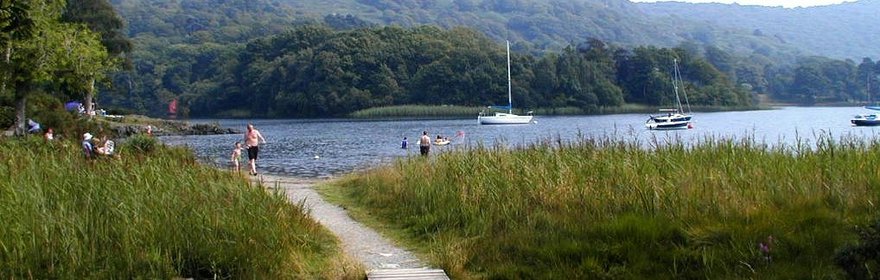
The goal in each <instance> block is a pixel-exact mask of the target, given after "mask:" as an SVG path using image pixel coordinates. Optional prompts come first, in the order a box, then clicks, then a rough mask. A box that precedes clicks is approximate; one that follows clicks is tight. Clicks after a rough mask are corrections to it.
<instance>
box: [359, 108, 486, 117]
mask: <svg viewBox="0 0 880 280" xmlns="http://www.w3.org/2000/svg"><path fill="white" fill-rule="evenodd" d="M484 109H485V107H467V106H446V105H444V106H429V105H400V106H386V107H376V108H369V109H364V110H359V111H355V112H354V113H351V114H350V116H351V117H352V118H357V119H378V118H399V117H416V118H451V117H466V116H467V117H476V115H477V114H478V113H480V110H484Z"/></svg>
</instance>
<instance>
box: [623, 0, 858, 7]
mask: <svg viewBox="0 0 880 280" xmlns="http://www.w3.org/2000/svg"><path fill="white" fill-rule="evenodd" d="M630 1H633V2H662V1H669V0H630ZM675 1H677V2H690V3H725V4H731V3H739V4H740V5H761V6H775V7H779V6H782V7H786V8H794V7H812V6H823V5H831V4H840V3H842V2H855V0H675Z"/></svg>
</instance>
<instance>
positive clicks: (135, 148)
mask: <svg viewBox="0 0 880 280" xmlns="http://www.w3.org/2000/svg"><path fill="white" fill-rule="evenodd" d="M159 145H161V144H160V143H159V141H158V140H156V138H155V137H152V136H149V135H144V134H135V135H132V136H131V137H129V138H128V139H127V140H125V143H123V145H122V146H123V147H122V148H123V151H126V152H127V153H131V154H142V155H144V154H152V153H153V152H155V151H156V148H157V147H158V146H159Z"/></svg>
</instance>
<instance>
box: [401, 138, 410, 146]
mask: <svg viewBox="0 0 880 280" xmlns="http://www.w3.org/2000/svg"><path fill="white" fill-rule="evenodd" d="M406 144H408V143H407V141H406V137H403V141H402V142H400V148H401V149H406Z"/></svg>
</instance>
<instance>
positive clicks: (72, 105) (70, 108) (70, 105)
mask: <svg viewBox="0 0 880 280" xmlns="http://www.w3.org/2000/svg"><path fill="white" fill-rule="evenodd" d="M79 106H82V103H79V102H76V101H71V102H67V104H64V109H65V110H68V111H75V110H77V109H79Z"/></svg>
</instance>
